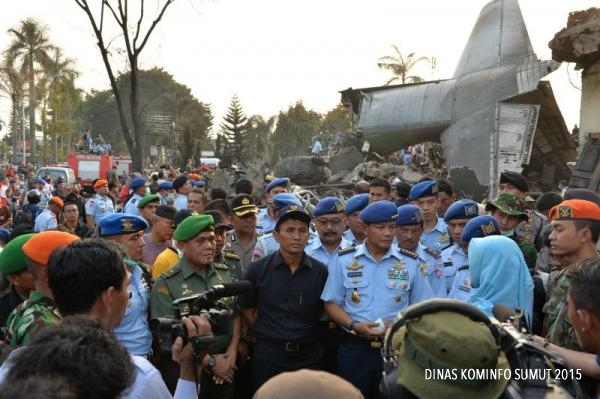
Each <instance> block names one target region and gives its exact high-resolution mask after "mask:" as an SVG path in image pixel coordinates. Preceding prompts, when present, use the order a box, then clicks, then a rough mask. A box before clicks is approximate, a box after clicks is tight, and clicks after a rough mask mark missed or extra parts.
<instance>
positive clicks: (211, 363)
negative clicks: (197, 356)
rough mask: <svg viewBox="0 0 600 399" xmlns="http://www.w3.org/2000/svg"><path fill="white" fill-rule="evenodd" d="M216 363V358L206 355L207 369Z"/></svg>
mask: <svg viewBox="0 0 600 399" xmlns="http://www.w3.org/2000/svg"><path fill="white" fill-rule="evenodd" d="M216 365H217V359H215V357H214V356H213V355H208V359H207V360H206V366H207V367H208V368H209V369H212V368H213V367H215V366H216Z"/></svg>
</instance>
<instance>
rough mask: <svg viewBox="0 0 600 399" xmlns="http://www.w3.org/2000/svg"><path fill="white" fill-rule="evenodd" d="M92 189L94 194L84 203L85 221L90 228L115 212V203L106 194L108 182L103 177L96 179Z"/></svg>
mask: <svg viewBox="0 0 600 399" xmlns="http://www.w3.org/2000/svg"><path fill="white" fill-rule="evenodd" d="M94 190H96V195H94V197H92V198H90V199H89V200H88V202H87V203H86V204H85V214H86V221H87V225H88V227H89V228H90V230H92V229H93V228H94V226H95V225H97V224H98V223H100V220H102V218H103V217H105V216H106V215H110V214H111V213H115V205H114V203H113V201H112V199H111V198H110V197H109V196H108V182H107V181H106V180H104V179H99V180H96V182H95V183H94Z"/></svg>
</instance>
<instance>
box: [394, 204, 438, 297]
mask: <svg viewBox="0 0 600 399" xmlns="http://www.w3.org/2000/svg"><path fill="white" fill-rule="evenodd" d="M396 226H397V227H396V239H397V242H398V248H399V252H400V255H402V257H403V259H404V261H405V262H408V263H413V264H415V265H416V267H417V269H418V270H419V272H420V273H421V274H422V275H423V276H425V277H426V278H427V281H429V285H430V286H431V290H432V292H433V295H434V296H435V297H442V298H443V297H445V296H446V282H445V279H444V270H443V269H444V267H443V264H442V259H441V257H440V256H439V255H438V254H437V253H436V252H433V251H432V250H431V249H429V248H426V247H425V246H423V244H421V243H420V242H419V241H420V240H421V235H422V234H423V215H422V213H421V209H420V208H419V207H418V206H416V205H411V204H407V205H402V206H400V207H398V218H397V219H396Z"/></svg>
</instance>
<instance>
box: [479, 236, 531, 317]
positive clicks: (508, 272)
mask: <svg viewBox="0 0 600 399" xmlns="http://www.w3.org/2000/svg"><path fill="white" fill-rule="evenodd" d="M469 269H470V272H471V285H472V286H473V287H478V288H479V289H478V290H477V291H476V292H475V293H474V294H473V295H471V297H470V298H469V302H470V303H472V304H473V305H475V306H476V307H478V308H479V309H481V310H482V311H483V312H485V313H486V314H487V315H488V316H493V314H492V307H493V306H494V305H497V304H502V305H505V306H507V307H509V308H510V309H515V308H519V309H521V310H523V312H524V314H525V316H526V318H527V324H528V325H529V326H531V320H532V313H533V280H532V279H531V275H530V274H529V270H528V268H527V264H526V263H525V259H524V258H523V253H522V252H521V250H520V249H519V246H518V245H517V244H516V243H515V242H514V241H513V240H511V239H510V238H507V237H504V236H489V237H484V238H473V239H472V240H471V242H470V243H469Z"/></svg>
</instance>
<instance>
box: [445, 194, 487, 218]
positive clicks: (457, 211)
mask: <svg viewBox="0 0 600 399" xmlns="http://www.w3.org/2000/svg"><path fill="white" fill-rule="evenodd" d="M477 215H479V207H478V206H477V202H475V201H473V200H470V199H461V200H458V201H455V202H453V203H452V205H450V206H449V207H448V209H447V210H446V214H445V215H444V221H445V222H449V221H450V220H452V219H471V218H474V217H475V216H477Z"/></svg>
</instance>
